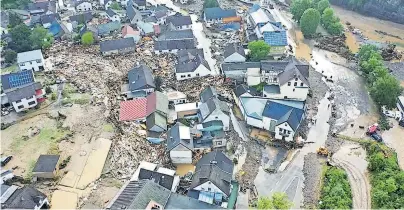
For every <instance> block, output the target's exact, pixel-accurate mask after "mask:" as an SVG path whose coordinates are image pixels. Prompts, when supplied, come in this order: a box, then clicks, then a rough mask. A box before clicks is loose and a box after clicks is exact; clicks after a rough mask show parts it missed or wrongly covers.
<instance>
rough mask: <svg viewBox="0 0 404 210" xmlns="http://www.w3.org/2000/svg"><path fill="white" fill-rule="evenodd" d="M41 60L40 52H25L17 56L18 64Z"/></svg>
mask: <svg viewBox="0 0 404 210" xmlns="http://www.w3.org/2000/svg"><path fill="white" fill-rule="evenodd" d="M42 58H43V57H42V52H41V50H32V51H27V52H22V53H18V54H17V62H18V63H22V62H27V61H33V60H38V59H42Z"/></svg>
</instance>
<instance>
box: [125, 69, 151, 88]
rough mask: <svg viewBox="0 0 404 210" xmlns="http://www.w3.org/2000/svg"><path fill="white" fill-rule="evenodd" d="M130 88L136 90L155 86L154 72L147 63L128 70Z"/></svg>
mask: <svg viewBox="0 0 404 210" xmlns="http://www.w3.org/2000/svg"><path fill="white" fill-rule="evenodd" d="M128 79H129V90H131V91H136V90H142V89H146V88H155V87H156V85H155V84H154V78H153V74H152V72H151V70H150V68H149V67H148V66H146V65H139V66H135V67H134V68H133V69H132V70H130V71H129V72H128Z"/></svg>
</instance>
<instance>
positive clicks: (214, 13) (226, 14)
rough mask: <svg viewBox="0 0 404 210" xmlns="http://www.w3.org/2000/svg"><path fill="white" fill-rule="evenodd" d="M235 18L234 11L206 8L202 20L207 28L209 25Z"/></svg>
mask: <svg viewBox="0 0 404 210" xmlns="http://www.w3.org/2000/svg"><path fill="white" fill-rule="evenodd" d="M233 17H237V13H236V10H235V9H222V8H220V7H212V8H206V9H205V10H204V11H203V20H204V21H205V23H206V26H207V27H210V25H211V24H215V23H222V22H223V19H224V18H233Z"/></svg>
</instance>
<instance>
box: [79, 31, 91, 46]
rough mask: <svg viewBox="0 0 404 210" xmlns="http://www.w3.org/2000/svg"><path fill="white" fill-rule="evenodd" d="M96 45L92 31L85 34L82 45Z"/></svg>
mask: <svg viewBox="0 0 404 210" xmlns="http://www.w3.org/2000/svg"><path fill="white" fill-rule="evenodd" d="M93 43H94V37H93V33H91V32H90V31H88V32H86V33H84V34H83V36H82V37H81V44H83V45H92V44H93Z"/></svg>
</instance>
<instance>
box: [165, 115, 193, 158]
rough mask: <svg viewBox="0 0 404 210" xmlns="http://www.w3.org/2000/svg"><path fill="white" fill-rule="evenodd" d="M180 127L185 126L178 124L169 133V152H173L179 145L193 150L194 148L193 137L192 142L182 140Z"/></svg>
mask: <svg viewBox="0 0 404 210" xmlns="http://www.w3.org/2000/svg"><path fill="white" fill-rule="evenodd" d="M180 126H185V125H183V124H181V123H178V122H177V123H176V124H175V125H174V126H173V127H171V129H170V130H168V132H167V151H170V150H172V149H173V148H175V147H176V146H178V145H179V144H181V145H182V146H184V147H186V148H188V149H189V150H192V149H193V148H194V144H193V138H192V136H191V139H190V140H186V139H181V137H180Z"/></svg>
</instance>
